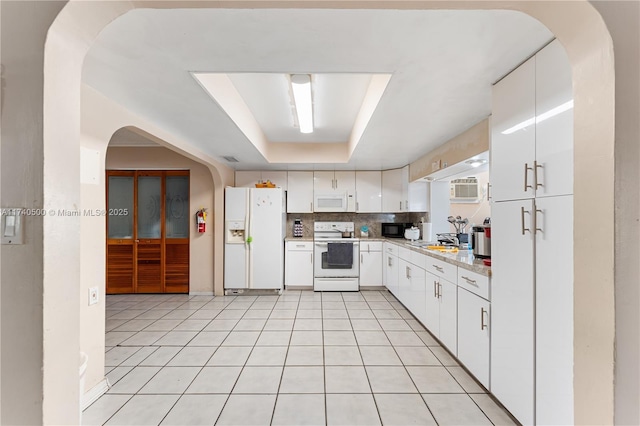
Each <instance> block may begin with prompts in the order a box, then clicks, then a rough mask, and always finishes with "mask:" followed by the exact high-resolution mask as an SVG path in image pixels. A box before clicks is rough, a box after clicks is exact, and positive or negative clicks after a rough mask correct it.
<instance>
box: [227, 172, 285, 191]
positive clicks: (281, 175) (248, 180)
mask: <svg viewBox="0 0 640 426" xmlns="http://www.w3.org/2000/svg"><path fill="white" fill-rule="evenodd" d="M260 181H262V182H266V181H271V182H272V183H274V184H275V185H276V186H277V187H278V188H282V190H283V191H286V190H287V172H282V171H270V170H263V171H244V170H243V171H237V172H236V185H235V186H236V187H238V188H255V186H256V183H258V182H260Z"/></svg>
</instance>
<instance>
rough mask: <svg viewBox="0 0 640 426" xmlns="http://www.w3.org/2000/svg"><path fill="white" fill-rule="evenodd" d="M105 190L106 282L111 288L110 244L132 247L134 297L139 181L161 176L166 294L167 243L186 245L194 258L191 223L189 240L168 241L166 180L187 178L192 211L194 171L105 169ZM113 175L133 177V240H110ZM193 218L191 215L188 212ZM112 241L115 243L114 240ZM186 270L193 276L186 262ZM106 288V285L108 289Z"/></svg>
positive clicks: (134, 288)
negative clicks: (110, 183)
mask: <svg viewBox="0 0 640 426" xmlns="http://www.w3.org/2000/svg"><path fill="white" fill-rule="evenodd" d="M105 175H106V179H105V181H106V182H105V191H106V206H107V217H106V220H105V236H106V238H105V265H106V268H105V283H106V284H107V285H108V282H109V280H108V271H109V269H108V264H109V245H121V244H125V245H132V246H133V253H132V256H133V257H132V263H133V277H132V280H133V284H132V291H133V293H134V294H138V244H139V240H140V238H139V236H138V178H139V177H144V176H157V177H160V238H159V239H158V240H159V244H160V287H161V292H162V293H166V290H167V289H166V282H165V278H166V277H165V275H166V245H167V244H186V245H187V248H188V253H189V254H188V257H189V259H190V256H191V253H190V252H191V232H192V231H191V228H192V227H191V224H190V225H189V227H188V229H189V235H188V236H187V237H186V238H166V178H167V177H169V176H186V177H188V178H189V180H188V189H187V191H188V195H189V207H188V212H190V211H191V171H190V170H188V169H181V170H156V169H150V170H106V172H105ZM111 176H126V177H133V212H132V214H133V230H132V231H133V233H132V238H130V239H124V238H122V239H110V238H109V219H108V209H109V177H111ZM188 214H189V216H190V213H188ZM188 220H190V219H188ZM111 240H113V241H111ZM187 267H188V270H189V274H190V265H189V263H187ZM190 285H191V283H190V280H188V282H187V293H188V290H189V288H190ZM105 287H106V286H105Z"/></svg>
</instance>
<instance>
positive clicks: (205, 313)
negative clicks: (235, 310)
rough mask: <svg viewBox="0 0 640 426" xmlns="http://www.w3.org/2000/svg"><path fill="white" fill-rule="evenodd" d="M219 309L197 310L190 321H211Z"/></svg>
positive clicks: (218, 312)
mask: <svg viewBox="0 0 640 426" xmlns="http://www.w3.org/2000/svg"><path fill="white" fill-rule="evenodd" d="M220 312H222V310H221V309H204V308H203V309H198V310H197V311H195V312H194V313H193V314H192V315H191V316H190V317H189V319H190V320H212V319H214V318H215V317H217V316H218V315H219V314H220Z"/></svg>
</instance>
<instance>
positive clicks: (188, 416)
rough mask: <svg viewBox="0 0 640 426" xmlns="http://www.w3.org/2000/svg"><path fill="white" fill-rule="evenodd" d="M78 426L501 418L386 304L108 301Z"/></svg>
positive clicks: (371, 296)
mask: <svg viewBox="0 0 640 426" xmlns="http://www.w3.org/2000/svg"><path fill="white" fill-rule="evenodd" d="M106 315H107V320H106V361H105V364H106V368H105V373H106V375H107V377H108V379H109V382H110V383H111V388H110V389H109V391H108V392H107V393H106V394H105V395H103V396H102V397H101V398H100V399H98V400H97V401H96V402H94V403H93V404H92V405H91V406H90V407H88V408H87V409H86V410H85V411H84V413H83V419H82V420H83V424H85V425H102V424H107V425H125V424H127V425H158V424H162V425H213V424H217V425H270V424H271V425H325V424H327V425H376V424H384V425H429V424H440V425H484V424H487V425H490V424H496V425H498V424H500V425H502V424H514V423H513V421H512V419H511V418H510V417H509V415H508V414H507V413H506V412H505V411H504V410H503V409H502V408H501V407H500V406H499V405H497V404H496V403H495V402H494V401H493V400H492V399H491V398H490V397H489V395H487V394H486V393H485V392H484V390H483V389H482V388H481V387H480V386H478V384H477V383H476V382H475V381H474V380H473V379H472V378H471V377H470V376H469V375H468V374H467V373H466V372H465V371H464V370H463V369H462V367H460V366H459V365H458V364H457V363H456V361H455V360H454V359H453V358H452V357H451V356H449V354H448V353H447V352H446V351H445V350H444V349H443V348H442V347H440V346H439V345H438V343H437V341H435V340H434V339H433V337H432V336H431V335H430V334H429V333H428V332H427V331H425V329H424V328H423V327H422V325H420V324H419V323H418V322H417V321H416V320H415V319H414V318H413V317H412V316H411V314H410V313H409V312H408V311H407V310H406V309H404V307H403V306H402V305H401V304H400V303H399V302H397V301H396V299H395V298H394V297H393V296H392V295H391V294H390V293H387V292H384V291H382V292H380V291H363V292H360V293H313V292H310V291H309V292H300V291H285V292H284V293H283V294H282V295H280V296H277V295H273V296H238V297H236V296H225V297H213V296H189V295H115V296H108V297H107V309H106Z"/></svg>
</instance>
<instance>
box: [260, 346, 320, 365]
mask: <svg viewBox="0 0 640 426" xmlns="http://www.w3.org/2000/svg"><path fill="white" fill-rule="evenodd" d="M256 349H257V348H256ZM322 349H323V348H322V346H291V347H289V351H288V353H287V362H286V365H323V364H324V353H323V350H322Z"/></svg>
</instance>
